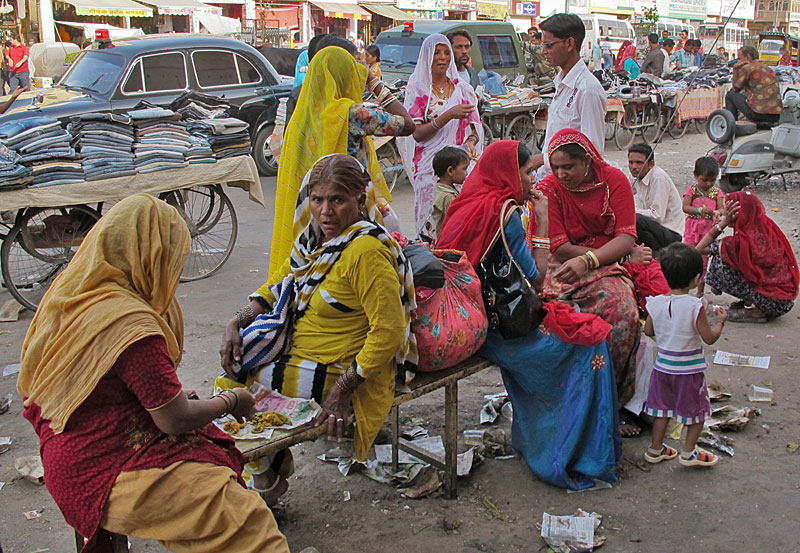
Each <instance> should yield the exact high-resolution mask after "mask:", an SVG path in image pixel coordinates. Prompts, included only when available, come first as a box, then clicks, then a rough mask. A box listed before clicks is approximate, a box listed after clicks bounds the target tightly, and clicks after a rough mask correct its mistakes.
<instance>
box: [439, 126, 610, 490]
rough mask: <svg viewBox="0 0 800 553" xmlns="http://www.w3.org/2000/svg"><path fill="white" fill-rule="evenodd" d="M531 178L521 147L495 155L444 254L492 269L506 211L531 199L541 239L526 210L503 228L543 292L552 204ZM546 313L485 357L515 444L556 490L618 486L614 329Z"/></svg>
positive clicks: (443, 239)
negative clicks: (507, 205)
mask: <svg viewBox="0 0 800 553" xmlns="http://www.w3.org/2000/svg"><path fill="white" fill-rule="evenodd" d="M509 167H517V168H518V169H519V171H518V172H517V171H509V170H508V168H509ZM532 172H533V164H532V157H531V153H530V151H529V150H528V149H527V148H526V147H525V146H524V145H522V144H520V143H519V142H516V141H511V140H501V141H498V142H494V143H492V144H491V145H490V146H488V147H487V148H486V151H485V152H484V153H483V155H482V156H481V158H480V160H479V161H478V163H477V165H476V166H475V169H474V170H473V171H472V173H471V174H470V176H469V177H467V180H466V182H465V183H464V186H463V189H462V191H461V194H459V196H458V197H457V198H456V199H455V200H453V203H452V204H450V208H449V210H448V213H447V216H446V218H445V221H444V226H443V228H442V233H441V234H440V236H439V240H438V241H437V248H444V249H457V250H463V251H465V252H466V253H467V256H468V258H469V260H470V262H471V263H472V265H473V266H475V267H477V266H478V265H479V264H480V261H481V259H482V258H483V257H484V256H485V255H487V252H488V256H487V257H488V259H490V260H491V259H493V258H494V259H496V258H497V257H499V256H505V255H506V254H505V250H504V247H503V243H502V241H500V240H496V234H497V231H498V229H499V228H500V215H501V213H500V212H501V209H502V206H503V204H504V202H505V201H506V200H507V199H513V200H514V201H515V202H516V203H517V204H522V203H523V202H525V201H528V200H530V201H531V202H532V204H533V210H532V212H533V215H534V216H535V217H534V218H535V219H536V228H537V229H538V230H537V236H533V235H532V234H531V233H528V232H526V230H525V226H524V224H523V221H522V218H521V216H520V214H519V212H518V211H516V212H513V213H512V215H511V216H510V217H509V218H507V220H506V221H505V222H504V229H505V234H506V238H507V240H508V243H509V248H510V249H511V251H512V253H513V255H514V258H515V259H516V261H517V263H518V264H519V265H520V267H521V268H522V270H523V272H524V273H525V275H526V276H527V278H528V280H529V281H530V282H531V283H532V284H533V285H534V287H535V288H536V289H537V290H541V287H542V282H543V275H544V272H545V271H546V270H547V262H548V255H549V254H548V252H549V249H548V245H547V242H548V239H547V238H546V236H547V200H546V199H545V198H544V196H543V195H542V194H541V192H539V191H535V190H532V186H531V174H532ZM533 224H534V223H533V221H531V223H530V225H529V226H531V225H533ZM529 237H530V242H528V240H527V239H528V238H529ZM532 252H535V253H532ZM545 309H546V312H547V316H546V317H545V320H544V322H543V323H542V324H541V326H540V327H539V328H538V329H537V330H535V331H533V332H531V333H530V334H529V335H528V336H525V337H522V338H517V339H514V340H505V339H503V337H502V336H501V335H500V333H499V331H497V330H496V329H490V330H489V335H488V337H487V339H486V343H485V344H484V346H483V347H482V348H481V350H480V351H479V353H478V354H479V355H481V356H483V357H486V358H487V359H491V360H492V361H494V362H495V363H496V364H497V365H499V366H500V368H501V372H502V374H503V381H504V383H505V386H506V390H507V391H508V395H509V397H510V399H511V403H512V404H513V406H514V421H513V423H512V444H513V446H514V448H515V449H516V450H517V451H519V452H520V453H522V455H523V457H524V458H525V460H526V462H527V463H528V465H529V466H530V468H531V470H532V471H533V472H534V474H536V475H537V476H538V477H539V478H541V479H542V480H544V481H546V482H549V483H550V484H553V485H555V486H559V487H563V488H569V489H574V490H580V489H586V488H589V487H591V486H593V485H594V481H593V479H600V480H604V481H607V482H613V481H616V474H615V470H614V467H615V465H616V462H617V461H618V460H619V458H620V457H621V454H622V447H621V445H622V444H621V439H620V436H619V433H618V431H617V426H618V420H617V405H616V404H617V397H616V382H615V379H614V371H613V369H612V366H611V357H610V355H609V350H608V345H607V343H606V337H607V336H608V333H609V331H610V330H611V326H610V325H608V324H607V323H605V322H604V321H603V320H602V319H600V318H599V317H597V316H595V315H591V314H583V313H575V311H574V310H573V309H572V308H571V307H569V306H568V305H566V304H563V303H560V302H549V303H547V304H545Z"/></svg>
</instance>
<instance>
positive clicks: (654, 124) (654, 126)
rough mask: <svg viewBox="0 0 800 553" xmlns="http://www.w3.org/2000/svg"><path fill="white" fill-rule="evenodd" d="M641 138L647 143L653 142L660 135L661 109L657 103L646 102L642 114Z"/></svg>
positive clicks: (658, 138)
mask: <svg viewBox="0 0 800 553" xmlns="http://www.w3.org/2000/svg"><path fill="white" fill-rule="evenodd" d="M642 125H644V126H643V127H642V138H643V139H644V141H645V142H647V143H648V144H655V142H656V141H657V140H660V138H661V136H660V133H661V109H660V108H659V106H658V104H653V103H650V104H647V105H646V106H645V108H644V114H643V115H642Z"/></svg>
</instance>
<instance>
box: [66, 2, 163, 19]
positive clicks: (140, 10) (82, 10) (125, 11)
mask: <svg viewBox="0 0 800 553" xmlns="http://www.w3.org/2000/svg"><path fill="white" fill-rule="evenodd" d="M61 1H63V2H65V3H67V4H70V5H72V6H75V14H76V15H109V16H113V17H120V16H128V17H153V10H152V9H151V8H148V7H147V6H143V5H141V4H139V3H137V2H133V0H61Z"/></svg>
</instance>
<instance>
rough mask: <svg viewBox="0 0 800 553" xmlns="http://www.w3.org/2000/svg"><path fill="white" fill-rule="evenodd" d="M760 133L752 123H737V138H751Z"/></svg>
mask: <svg viewBox="0 0 800 553" xmlns="http://www.w3.org/2000/svg"><path fill="white" fill-rule="evenodd" d="M756 131H758V126H757V125H756V124H755V123H753V122H752V121H737V122H736V136H750V135H751V134H755V133H756Z"/></svg>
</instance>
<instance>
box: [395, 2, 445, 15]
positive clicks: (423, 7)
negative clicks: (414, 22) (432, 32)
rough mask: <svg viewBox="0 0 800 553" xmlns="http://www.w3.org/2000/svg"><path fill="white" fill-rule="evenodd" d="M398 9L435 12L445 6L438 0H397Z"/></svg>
mask: <svg viewBox="0 0 800 553" xmlns="http://www.w3.org/2000/svg"><path fill="white" fill-rule="evenodd" d="M397 7H398V8H400V9H401V10H410V11H431V12H435V11H437V10H439V9H442V8H443V7H444V6H442V5H441V1H439V2H437V0H397Z"/></svg>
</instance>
